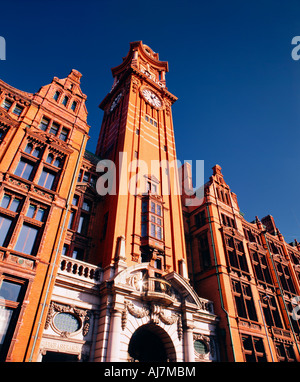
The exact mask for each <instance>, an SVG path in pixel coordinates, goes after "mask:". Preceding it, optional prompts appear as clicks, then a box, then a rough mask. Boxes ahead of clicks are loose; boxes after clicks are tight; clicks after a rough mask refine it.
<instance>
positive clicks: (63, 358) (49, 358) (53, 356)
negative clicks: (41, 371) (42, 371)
mask: <svg viewBox="0 0 300 382" xmlns="http://www.w3.org/2000/svg"><path fill="white" fill-rule="evenodd" d="M42 362H78V355H76V354H68V353H57V352H52V351H47V353H46V354H45V355H44V356H43V358H42Z"/></svg>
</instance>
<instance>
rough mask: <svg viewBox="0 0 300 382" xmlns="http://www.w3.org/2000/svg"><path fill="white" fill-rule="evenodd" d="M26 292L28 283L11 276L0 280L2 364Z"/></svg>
mask: <svg viewBox="0 0 300 382" xmlns="http://www.w3.org/2000/svg"><path fill="white" fill-rule="evenodd" d="M25 292H26V282H25V280H21V279H18V278H14V277H11V276H3V275H2V276H1V278H0V296H1V299H0V312H1V313H0V362H3V361H5V358H6V355H7V351H8V349H9V346H10V344H11V338H12V336H13V334H14V329H15V325H16V322H17V319H18V314H19V311H20V307H21V303H22V301H23V298H24V295H25Z"/></svg>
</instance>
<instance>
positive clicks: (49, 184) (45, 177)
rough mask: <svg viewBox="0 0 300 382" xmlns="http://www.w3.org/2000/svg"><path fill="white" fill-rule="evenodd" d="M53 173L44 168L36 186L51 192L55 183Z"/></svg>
mask: <svg viewBox="0 0 300 382" xmlns="http://www.w3.org/2000/svg"><path fill="white" fill-rule="evenodd" d="M55 175H56V174H55V173H53V172H52V171H50V170H48V169H46V168H44V169H43V171H42V173H41V176H40V179H39V181H38V185H39V186H42V187H45V188H47V189H48V190H53V188H54V181H55Z"/></svg>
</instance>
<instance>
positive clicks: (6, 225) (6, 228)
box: [0, 216, 12, 246]
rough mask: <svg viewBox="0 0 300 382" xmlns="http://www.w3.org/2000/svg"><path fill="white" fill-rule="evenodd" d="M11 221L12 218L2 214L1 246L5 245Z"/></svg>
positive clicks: (0, 225) (0, 223)
mask: <svg viewBox="0 0 300 382" xmlns="http://www.w3.org/2000/svg"><path fill="white" fill-rule="evenodd" d="M11 223H12V220H11V219H9V218H5V217H3V216H0V232H1V235H0V245H1V246H3V244H4V242H5V239H6V237H7V234H8V231H9V228H10V225H11Z"/></svg>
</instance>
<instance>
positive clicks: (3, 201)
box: [1, 194, 11, 208]
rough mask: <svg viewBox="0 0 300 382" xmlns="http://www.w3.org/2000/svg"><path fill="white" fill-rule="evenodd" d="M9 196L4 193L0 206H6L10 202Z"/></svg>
mask: <svg viewBox="0 0 300 382" xmlns="http://www.w3.org/2000/svg"><path fill="white" fill-rule="evenodd" d="M10 199H11V196H10V195H6V194H5V195H4V196H3V198H2V201H1V207H3V208H7V207H8V205H9V202H10Z"/></svg>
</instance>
